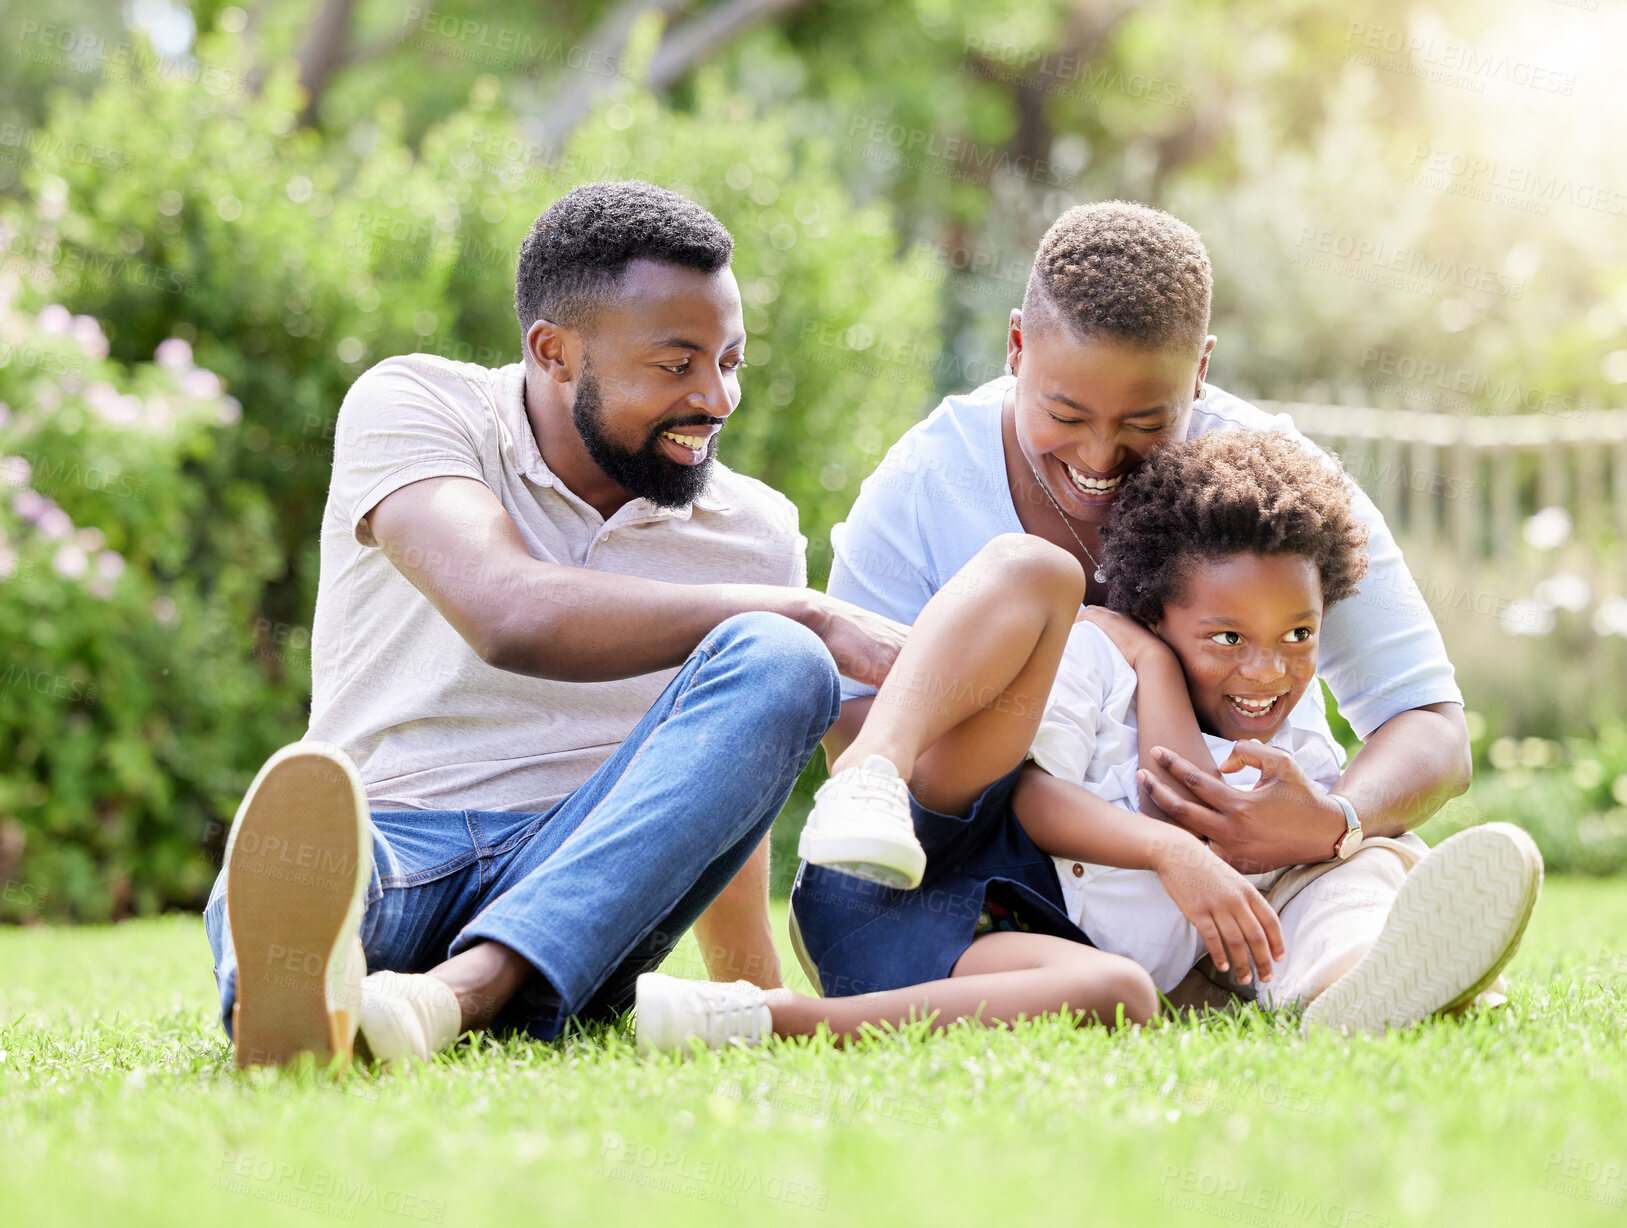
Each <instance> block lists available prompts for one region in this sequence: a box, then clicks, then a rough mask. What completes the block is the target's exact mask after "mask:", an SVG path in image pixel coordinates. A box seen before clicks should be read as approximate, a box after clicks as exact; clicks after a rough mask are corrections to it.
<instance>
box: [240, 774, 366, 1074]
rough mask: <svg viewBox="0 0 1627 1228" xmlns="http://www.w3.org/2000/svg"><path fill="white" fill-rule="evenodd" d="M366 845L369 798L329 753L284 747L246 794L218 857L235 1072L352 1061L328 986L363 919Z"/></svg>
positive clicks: (343, 1021)
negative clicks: (231, 985)
mask: <svg viewBox="0 0 1627 1228" xmlns="http://www.w3.org/2000/svg"><path fill="white" fill-rule="evenodd" d="M369 840H370V835H369V829H368V809H367V797H366V794H365V792H364V791H363V790H362V785H361V781H360V779H359V778H358V776H357V774H356V769H355V767H354V766H353V765H352V764H351V762H350V759H349V757H348V756H346V755H345V754H344V752H343V751H340V750H338V749H337V748H335V747H327V746H323V745H320V744H318V743H311V742H303V743H296V744H295V745H293V746H287V747H284V748H283V749H282V750H280V751H278V752H277V753H276V754H275V755H273V756H272V757H271V758H270V759H269V760H267V762H266V764H265V766H264V767H263V768H261V769H260V773H259V775H258V776H256V777H255V778H254V783H253V784H252V785H251V786H249V791H248V793H247V794H246V795H245V796H244V798H243V804H242V805H241V806H240V807H239V808H238V812H237V818H236V820H235V821H234V823H233V824H232V834H231V839H230V841H229V842H228V845H227V849H226V912H227V916H228V918H229V919H230V925H231V933H232V945H233V947H234V948H235V949H236V952H237V1001H236V1003H235V1005H234V1006H233V1008H232V1036H233V1038H234V1040H235V1043H236V1048H237V1064H238V1066H240V1067H247V1066H280V1065H283V1064H285V1063H287V1062H289V1061H291V1060H293V1059H294V1058H295V1057H296V1056H298V1055H299V1054H301V1053H311V1054H314V1055H315V1056H316V1057H317V1058H318V1060H320V1061H327V1060H329V1059H331V1058H333V1057H340V1058H343V1059H344V1060H345V1061H349V1060H350V1058H351V1056H352V1053H353V1048H352V1039H351V1038H352V1036H353V1035H354V1032H355V1027H354V1024H355V1022H356V1021H355V1020H352V1019H351V1018H350V1017H349V1012H348V1011H347V1010H345V1009H344V1008H343V1007H338V1008H330V1006H329V1004H328V997H327V986H328V983H329V969H330V966H331V965H332V964H333V963H334V961H336V960H342V959H344V958H345V951H344V948H345V946H346V945H347V944H348V943H349V942H350V941H351V940H352V939H354V937H355V934H356V929H357V925H358V923H359V921H360V918H361V908H360V901H361V897H362V895H363V893H364V892H365V891H366V888H367V881H368V877H369V875H370V872H371V867H372V847H371V844H370V842H369Z"/></svg>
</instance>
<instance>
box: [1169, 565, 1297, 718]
mask: <svg viewBox="0 0 1627 1228" xmlns="http://www.w3.org/2000/svg"><path fill="white" fill-rule="evenodd" d="M1321 626H1322V581H1321V577H1320V575H1319V574H1318V572H1317V568H1316V563H1315V562H1314V561H1313V560H1312V559H1310V558H1307V557H1306V556H1305V555H1302V554H1234V555H1231V556H1229V557H1226V558H1219V559H1205V560H1202V561H1195V562H1194V563H1193V565H1192V568H1191V572H1190V574H1189V575H1188V576H1187V577H1186V580H1185V582H1184V583H1183V584H1182V591H1181V594H1180V600H1179V601H1172V602H1170V603H1169V604H1168V605H1166V606H1165V607H1164V617H1163V618H1162V620H1160V622H1159V623H1158V625H1157V626H1155V627H1154V628H1153V630H1154V631H1155V632H1157V634H1158V636H1159V638H1161V639H1162V640H1163V641H1164V642H1165V643H1166V644H1168V645H1169V646H1170V648H1172V649H1173V650H1174V652H1175V655H1176V656H1177V657H1178V658H1180V662H1181V668H1182V670H1183V671H1184V672H1185V674H1186V681H1187V688H1188V690H1189V691H1190V692H1191V695H1192V707H1193V710H1194V711H1195V712H1196V713H1197V717H1198V724H1199V725H1201V726H1202V727H1203V729H1204V730H1205V732H1208V733H1212V734H1215V735H1217V736H1219V737H1223V738H1227V739H1229V740H1230V741H1233V742H1235V741H1238V740H1240V739H1243V738H1253V739H1256V740H1257V741H1261V742H1265V741H1268V740H1269V739H1270V738H1271V737H1272V736H1273V735H1275V734H1276V732H1277V730H1279V729H1280V728H1282V723H1283V722H1284V721H1285V720H1287V719H1288V714H1289V713H1290V712H1292V711H1293V709H1294V705H1295V704H1297V703H1298V702H1299V701H1300V698H1301V697H1302V696H1303V695H1304V694H1305V688H1306V687H1308V686H1309V685H1310V683H1311V680H1312V679H1313V678H1315V677H1316V659H1317V635H1318V633H1319V631H1320V630H1321Z"/></svg>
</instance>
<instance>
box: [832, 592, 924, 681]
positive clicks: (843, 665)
mask: <svg viewBox="0 0 1627 1228" xmlns="http://www.w3.org/2000/svg"><path fill="white" fill-rule="evenodd" d="M808 596H809V598H810V600H812V601H813V603H814V612H813V617H812V618H811V619H810V620H809V622H808V626H809V627H810V628H812V630H813V632H814V634H815V635H817V636H818V637H819V638H820V639H822V640H824V641H825V647H826V648H828V649H830V655H831V656H832V657H834V658H835V659H836V669H837V671H838V672H839V673H841V674H843V675H845V676H846V677H848V678H851V679H853V681H854V682H862V683H864V684H865V685H866V686H880V685H881V684H882V681H883V680H884V679H885V678H886V677H887V671H888V670H890V669H892V667H893V662H894V661H895V660H897V659H898V650H899V649H900V648H902V647H903V646H904V637H905V636H907V635H908V634H909V633H910V629H909V628H908V627H906V626H904V624H903V623H895V622H894V621H893V620H892V619H890V618H884V617H882V616H881V615H880V614H873V613H871V612H870V611H869V610H865V609H861V608H860V607H858V606H856V605H852V604H850V603H849V602H846V601H842V600H841V599H839V598H836V597H829V596H826V595H825V594H824V593H818V592H812V591H810V592H809V594H808Z"/></svg>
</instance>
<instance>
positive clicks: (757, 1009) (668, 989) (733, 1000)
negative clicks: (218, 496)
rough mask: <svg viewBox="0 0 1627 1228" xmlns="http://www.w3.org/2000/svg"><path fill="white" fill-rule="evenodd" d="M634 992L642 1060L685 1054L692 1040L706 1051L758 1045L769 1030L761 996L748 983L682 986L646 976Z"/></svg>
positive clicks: (661, 977) (683, 983)
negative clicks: (652, 1056) (733, 1046)
mask: <svg viewBox="0 0 1627 1228" xmlns="http://www.w3.org/2000/svg"><path fill="white" fill-rule="evenodd" d="M635 992H636V994H637V1001H636V1005H637V1008H638V1015H637V1019H636V1022H635V1024H634V1036H635V1037H636V1039H637V1042H638V1051H639V1053H641V1054H643V1055H644V1056H645V1057H648V1056H650V1055H651V1054H655V1053H688V1052H689V1051H690V1046H691V1043H692V1042H694V1041H697V1040H698V1041H700V1042H701V1043H702V1044H704V1045H705V1046H706V1047H707V1048H708V1049H723V1048H726V1047H728V1046H730V1045H747V1046H755V1045H760V1044H762V1043H763V1041H764V1040H765V1039H766V1038H767V1037H768V1036H769V1035H770V1033H771V1032H772V1030H773V1026H774V1021H773V1018H772V1017H771V1016H770V1015H769V1013H768V1003H767V1001H766V1000H765V998H764V996H763V991H762V990H761V989H759V988H758V987H757V986H755V985H753V984H752V983H751V982H750V981H735V982H733V983H732V984H722V983H719V982H717V981H684V980H679V979H678V978H677V977H672V976H667V975H666V974H665V973H662V972H646V973H644V974H643V975H641V976H640V977H639V978H638V984H637V986H636V990H635Z"/></svg>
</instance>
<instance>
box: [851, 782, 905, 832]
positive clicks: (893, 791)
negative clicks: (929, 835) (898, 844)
mask: <svg viewBox="0 0 1627 1228" xmlns="http://www.w3.org/2000/svg"><path fill="white" fill-rule="evenodd" d="M846 784H847V785H848V787H849V790H850V792H849V796H850V797H851V798H852V799H853V800H854V801H857V802H868V803H873V804H876V806H877V809H879V810H880V811H881V812H882V813H883V814H885V815H886V816H887V819H888V820H889V821H890V822H892V823H894V824H895V825H897V826H900V827H903V826H909V821H908V817H907V816H908V814H909V804H910V791H909V786H907V785H906V784H905V783H904V782H903V780H901V779H900V778H899V777H897V776H889V775H887V774H886V773H884V772H872V771H867V770H866V769H864V768H856V769H854V773H853V775H852V776H850V777H849V778H848V780H847V781H846Z"/></svg>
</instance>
